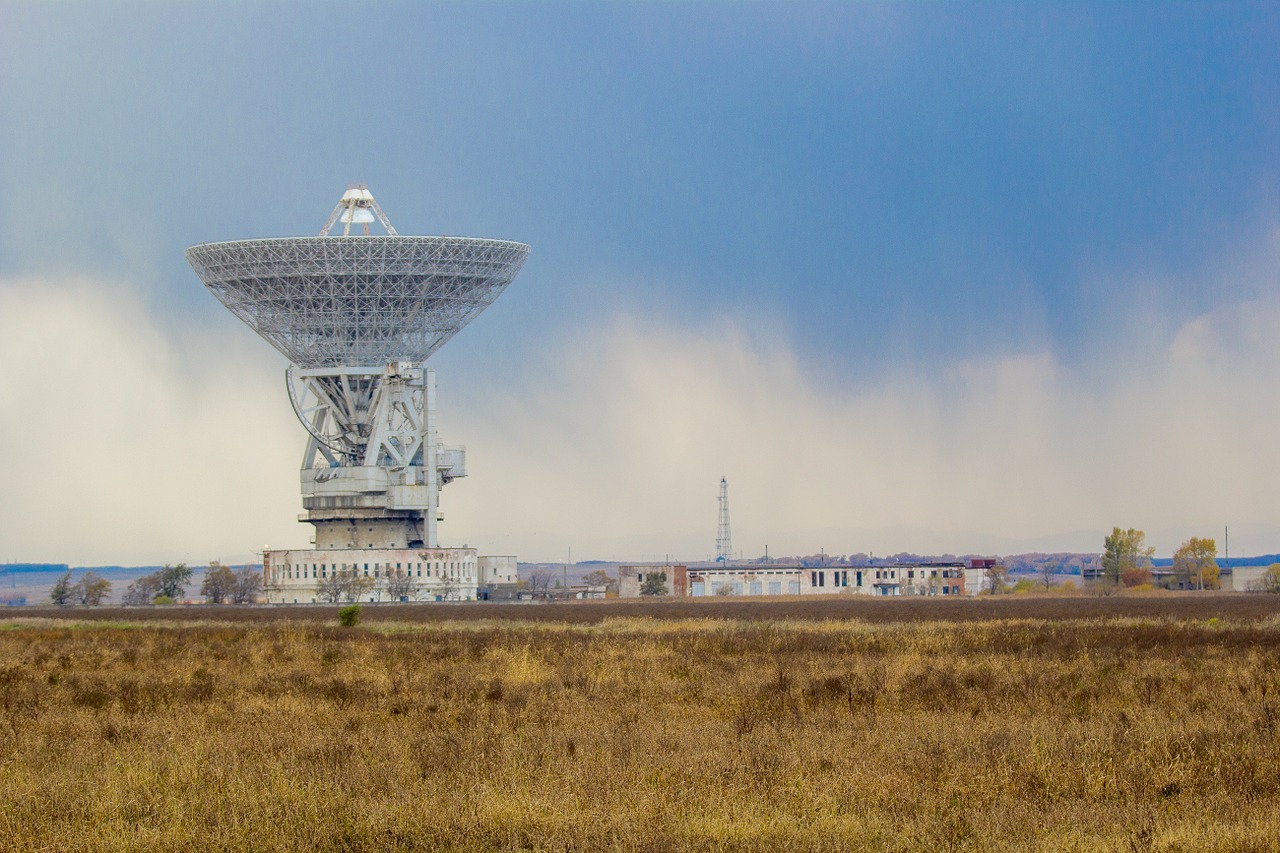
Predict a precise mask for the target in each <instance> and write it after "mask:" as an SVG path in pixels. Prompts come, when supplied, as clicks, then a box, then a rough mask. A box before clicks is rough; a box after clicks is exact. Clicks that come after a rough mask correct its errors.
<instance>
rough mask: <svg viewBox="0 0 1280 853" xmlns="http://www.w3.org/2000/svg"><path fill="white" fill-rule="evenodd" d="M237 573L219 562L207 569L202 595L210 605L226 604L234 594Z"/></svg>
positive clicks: (201, 586)
mask: <svg viewBox="0 0 1280 853" xmlns="http://www.w3.org/2000/svg"><path fill="white" fill-rule="evenodd" d="M235 588H236V573H235V572H234V571H232V570H231V568H230V567H229V566H224V565H222V563H219V562H218V561H217V560H214V561H213V562H212V563H210V564H209V568H207V569H205V572H204V582H203V583H201V584H200V595H201V596H202V597H203V598H204V600H205V601H207V602H209V603H210V604H224V603H226V602H227V601H228V600H229V599H230V598H231V596H232V595H233V594H234V592H235Z"/></svg>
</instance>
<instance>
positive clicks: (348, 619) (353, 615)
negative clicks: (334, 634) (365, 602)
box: [338, 604, 360, 628]
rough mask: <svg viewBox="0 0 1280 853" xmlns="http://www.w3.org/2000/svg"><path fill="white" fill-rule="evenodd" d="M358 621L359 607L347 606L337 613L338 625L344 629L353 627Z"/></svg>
mask: <svg viewBox="0 0 1280 853" xmlns="http://www.w3.org/2000/svg"><path fill="white" fill-rule="evenodd" d="M359 621H360V605H359V604H348V605H347V606H346V607H344V608H342V609H341V610H339V611H338V623H339V624H340V625H342V627H344V628H352V627H355V624H356V623H357V622H359Z"/></svg>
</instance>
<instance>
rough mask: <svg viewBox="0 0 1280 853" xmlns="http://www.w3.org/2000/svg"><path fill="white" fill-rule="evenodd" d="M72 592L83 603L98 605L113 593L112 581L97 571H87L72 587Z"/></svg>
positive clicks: (91, 605)
mask: <svg viewBox="0 0 1280 853" xmlns="http://www.w3.org/2000/svg"><path fill="white" fill-rule="evenodd" d="M72 594H73V595H74V596H75V598H76V600H77V601H79V602H80V603H81V604H85V605H88V606H89V607H97V606H98V605H99V604H101V603H102V602H103V600H104V599H105V598H106V597H107V596H109V595H111V581H109V580H107V579H106V578H104V577H102V576H101V575H99V574H97V573H96V572H85V573H84V576H83V577H81V578H80V581H79V582H78V583H77V584H76V585H75V586H74V587H72Z"/></svg>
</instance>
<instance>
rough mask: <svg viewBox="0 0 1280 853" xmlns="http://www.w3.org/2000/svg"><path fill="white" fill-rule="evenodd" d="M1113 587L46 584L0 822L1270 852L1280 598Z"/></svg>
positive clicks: (83, 842) (39, 841) (298, 845)
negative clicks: (83, 601) (593, 596)
mask: <svg viewBox="0 0 1280 853" xmlns="http://www.w3.org/2000/svg"><path fill="white" fill-rule="evenodd" d="M1170 600H1174V601H1176V602H1184V601H1191V602H1192V604H1190V605H1186V604H1182V603H1176V604H1172V605H1170V604H1167V603H1162V602H1167V601H1170ZM1127 601H1129V604H1127V605H1125V606H1126V607H1130V608H1137V611H1135V612H1126V611H1124V609H1123V608H1122V607H1120V605H1118V604H1110V603H1105V602H1104V603H1102V604H1099V603H1098V601H1096V600H1090V599H1079V602H1080V603H1079V604H1078V605H1072V604H1071V603H1070V602H1064V601H1061V600H1055V601H1053V602H1051V605H1052V607H1053V608H1057V609H1056V610H1055V611H1054V613H1053V614H1048V615H1046V614H1041V615H1039V616H1037V617H1035V618H1030V617H1028V616H1027V615H1026V614H1025V613H1024V612H1022V611H1020V610H1019V609H1018V608H1019V607H1022V608H1026V607H1030V606H1031V605H1029V604H1026V603H1023V604H1018V603H1017V602H1013V601H1010V602H1009V607H1008V609H1006V610H1005V611H1004V612H1002V611H1001V610H1000V607H999V605H1001V604H1003V602H995V603H994V604H995V605H997V606H996V608H995V609H994V610H992V609H991V604H989V603H979V602H972V603H962V602H956V603H955V605H959V606H952V603H950V602H947V603H946V604H947V605H948V606H947V607H935V608H934V609H933V610H932V611H920V610H916V611H912V612H911V613H907V612H905V611H894V610H892V609H884V608H879V609H877V608H875V607H867V606H859V607H856V608H848V609H847V610H846V611H845V612H843V613H842V614H838V615H837V616H836V617H834V618H833V617H831V616H830V615H829V614H827V613H826V612H825V611H821V610H819V611H814V612H808V611H805V610H803V609H802V608H790V609H788V608H787V607H776V608H774V609H773V610H772V611H769V610H768V608H766V609H765V610H763V611H761V610H760V607H761V605H758V604H752V605H751V606H752V607H755V608H756V611H754V612H752V613H743V612H742V610H741V608H739V609H737V610H735V609H734V607H732V606H728V605H729V604H731V603H725V604H719V603H715V604H713V603H710V602H709V603H707V604H706V605H701V606H694V607H689V608H683V609H679V611H678V612H672V611H671V610H670V606H669V605H668V609H667V610H665V611H664V610H655V611H652V614H651V615H648V616H646V615H639V614H642V613H643V612H644V611H643V609H641V610H638V611H637V610H636V609H635V608H633V607H625V608H624V607H619V606H616V605H615V606H610V604H609V603H603V604H601V605H582V606H576V605H562V606H559V608H558V609H557V608H555V607H552V608H546V609H544V608H540V607H528V606H526V607H507V608H498V609H497V611H493V609H492V608H490V609H489V610H474V609H468V608H464V607H459V608H451V607H439V606H436V607H434V608H433V607H429V606H428V607H425V608H423V607H419V608H413V607H411V608H396V607H386V608H366V609H365V616H366V617H371V618H367V619H366V620H365V621H364V622H362V623H361V625H360V626H358V627H356V628H349V629H344V628H340V627H338V626H337V625H336V615H335V613H336V609H327V610H326V609H322V608H308V609H306V610H305V611H296V612H295V611H280V610H267V609H254V610H245V611H241V612H240V614H239V616H238V617H237V615H236V614H234V613H231V612H230V611H225V610H219V611H212V610H210V609H208V608H188V609H185V610H181V611H175V610H169V611H160V610H158V609H150V610H146V611H132V612H131V611H123V610H120V611H101V612H96V613H93V614H89V613H80V612H76V611H44V613H45V615H44V616H42V617H39V618H30V617H27V618H23V619H10V620H8V621H5V622H0V626H2V627H3V628H4V630H0V713H2V714H3V720H2V723H0V793H2V794H3V798H2V800H0V849H5V850H59V851H62V850H103V849H106V850H188V849H203V850H300V849H306V850H477V849H479V850H654V851H657V850H681V849H684V850H772V849H788V850H902V851H907V850H1081V851H1085V850H1116V851H1144V850H1162V851H1173V850H1181V851H1201V850H1221V851H1227V850H1240V851H1244V850H1259V851H1261V850H1277V849H1280V616H1277V611H1280V602H1277V601H1275V600H1273V597H1261V596H1250V597H1243V596H1204V597H1202V598H1199V599H1197V598H1195V597H1194V596H1186V597H1179V598H1177V599H1157V600H1154V601H1155V602H1156V603H1155V604H1144V603H1143V602H1142V600H1137V599H1128V600H1127ZM1134 602H1137V603H1136V604H1135V603H1134ZM970 604H972V605H973V606H972V607H970V606H969V605H970ZM1046 606H1049V605H1046ZM1098 607H1103V608H1113V609H1114V608H1120V609H1119V610H1118V611H1117V612H1114V613H1111V612H1108V613H1104V614H1102V615H1099V614H1098V613H1097V612H1096V608H1098ZM575 608H576V609H575ZM1073 608H1075V609H1074V610H1073ZM1161 608H1163V610H1162V609H1161ZM494 612H496V613H497V614H498V615H499V616H500V615H502V614H504V613H505V614H509V615H510V617H511V618H498V616H495V615H493V614H494ZM211 613H212V614H213V615H216V616H217V617H218V619H217V620H216V621H215V620H210V619H208V618H203V617H207V616H208V615H210V614H211ZM424 613H426V614H429V616H424V615H423V614H424ZM540 613H541V614H542V616H545V618H540V615H539V614H540ZM1054 614H1056V615H1054ZM88 615H93V616H97V617H107V619H105V620H103V621H95V622H91V621H83V620H82V619H81V617H83V616H88ZM659 615H661V616H663V617H664V618H657V616H659ZM55 617H56V618H55ZM135 617H136V618H135ZM144 618H145V619H146V620H158V621H143V619H144ZM237 618H238V619H240V620H241V621H236V620H237ZM122 619H129V620H131V621H129V622H124V621H120V620H122ZM109 620H116V621H109Z"/></svg>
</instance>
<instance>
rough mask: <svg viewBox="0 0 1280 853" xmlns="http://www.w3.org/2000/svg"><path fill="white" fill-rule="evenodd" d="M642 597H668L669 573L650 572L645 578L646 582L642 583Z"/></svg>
mask: <svg viewBox="0 0 1280 853" xmlns="http://www.w3.org/2000/svg"><path fill="white" fill-rule="evenodd" d="M640 594H641V595H666V594H667V573H666V572H649V573H648V574H647V575H645V576H644V580H643V581H641V582H640Z"/></svg>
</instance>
